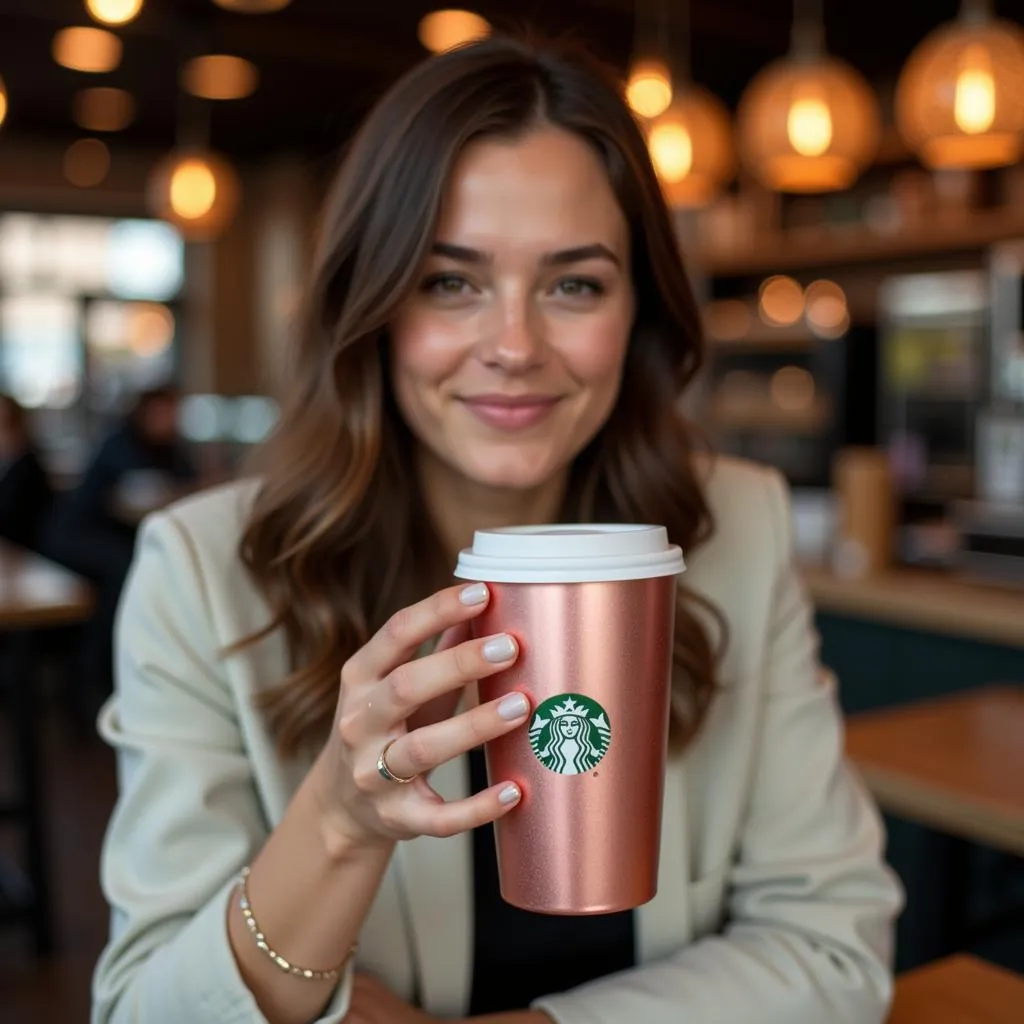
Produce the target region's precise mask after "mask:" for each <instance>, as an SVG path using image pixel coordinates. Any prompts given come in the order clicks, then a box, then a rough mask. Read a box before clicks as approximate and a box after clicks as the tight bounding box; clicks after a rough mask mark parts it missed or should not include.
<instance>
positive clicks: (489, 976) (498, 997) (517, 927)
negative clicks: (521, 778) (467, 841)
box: [469, 750, 635, 1016]
mask: <svg viewBox="0 0 1024 1024" xmlns="http://www.w3.org/2000/svg"><path fill="white" fill-rule="evenodd" d="M469 765H470V780H471V784H472V790H473V792H474V793H479V792H480V790H482V789H485V788H486V787H487V771H486V767H485V763H484V755H483V751H482V750H474V751H472V752H471V753H470V755H469ZM513 813H515V812H513ZM473 888H474V896H475V899H474V912H473V988H472V998H471V1001H470V1008H469V1012H470V1015H471V1016H475V1015H476V1014H483V1013H502V1012H505V1011H509V1010H523V1009H526V1008H527V1007H528V1006H529V1004H530V1003H531V1002H532V1001H533V1000H534V999H537V998H539V997H540V996H545V995H550V994H552V993H555V992H564V991H565V990H566V989H570V988H574V987H575V986H577V985H582V984H583V983H584V982H587V981H593V980H594V979H595V978H601V977H604V976H605V975H606V974H613V973H614V972H616V971H622V970H626V969H627V968H629V967H632V966H633V965H634V962H635V954H634V945H633V944H634V925H633V912H632V911H631V910H627V911H622V912H619V913H615V914H595V915H587V916H586V917H563V916H553V915H548V914H535V913H533V912H531V911H527V910H520V909H519V908H518V907H513V906H512V905H511V904H509V903H506V902H505V901H504V900H503V899H502V898H501V893H500V890H499V888H498V862H497V857H496V853H495V847H494V829H493V827H492V826H491V825H486V826H485V827H483V828H478V829H476V831H475V832H474V833H473Z"/></svg>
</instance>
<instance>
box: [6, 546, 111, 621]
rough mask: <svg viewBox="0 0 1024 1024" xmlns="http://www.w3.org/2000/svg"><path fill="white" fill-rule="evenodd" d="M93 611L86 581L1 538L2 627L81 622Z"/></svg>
mask: <svg viewBox="0 0 1024 1024" xmlns="http://www.w3.org/2000/svg"><path fill="white" fill-rule="evenodd" d="M91 610H92V594H91V592H90V590H89V587H88V585H87V584H86V583H85V581H84V580H81V579H79V578H78V577H77V576H75V575H74V574H73V573H70V572H68V571H67V570H66V569H62V568H61V567H60V566H59V565H55V564H54V563H53V562H49V561H47V560H46V559H45V558H41V557H40V556H39V555H35V554H32V552H30V551H25V550H24V549H22V548H18V547H15V546H14V545H12V544H8V543H6V542H5V541H2V540H0V630H3V631H5V632H6V631H9V630H14V629H36V628H39V627H41V626H57V625H63V624H66V623H70V622H81V620H82V619H84V618H86V616H88V615H89V613H90V611H91Z"/></svg>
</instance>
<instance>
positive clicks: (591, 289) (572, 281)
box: [555, 277, 604, 299]
mask: <svg viewBox="0 0 1024 1024" xmlns="http://www.w3.org/2000/svg"><path fill="white" fill-rule="evenodd" d="M555 291H556V292H558V294H560V295H564V296H566V297H567V298H572V299H577V298H583V299H590V298H594V297H596V296H598V295H603V294H604V286H603V285H602V284H601V282H600V281H595V280H593V279H592V278H589V277H566V278H563V279H562V280H561V281H559V282H558V284H557V285H555Z"/></svg>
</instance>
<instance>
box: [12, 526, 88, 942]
mask: <svg viewBox="0 0 1024 1024" xmlns="http://www.w3.org/2000/svg"><path fill="white" fill-rule="evenodd" d="M91 610H92V595H91V592H90V590H89V587H88V586H87V585H86V583H85V582H84V581H83V580H81V579H79V578H78V577H77V576H75V575H73V574H72V573H70V572H68V571H67V570H65V569H62V568H61V567H60V566H58V565H54V564H53V563H52V562H49V561H47V560H46V559H44V558H40V557H39V556H38V555H34V554H32V553H31V552H28V551H24V550H22V549H21V548H16V547H13V546H12V545H10V544H7V543H5V542H3V541H0V632H2V633H3V634H4V641H5V642H4V653H5V655H6V661H5V666H4V667H5V670H6V680H5V682H6V683H7V684H8V685H7V687H6V689H7V691H8V693H9V696H10V707H11V713H12V717H13V724H14V729H13V730H12V733H13V739H14V744H15V751H14V756H15V769H16V790H15V794H14V799H13V800H12V801H10V802H9V803H6V804H0V821H2V820H5V819H8V820H13V821H14V822H16V823H17V824H19V825H21V826H22V827H23V828H24V830H25V846H26V861H27V875H28V885H27V886H26V885H23V884H18V883H20V878H17V877H16V876H14V873H13V872H10V871H4V875H6V876H9V877H8V885H7V886H6V888H8V889H15V888H17V890H18V892H16V893H11V894H9V896H10V898H11V900H12V905H11V906H10V907H9V908H7V909H6V910H5V911H4V913H3V914H0V921H8V920H10V921H18V922H20V921H24V920H27V921H29V922H30V924H31V926H32V929H33V933H34V937H35V944H36V949H37V950H38V951H39V952H40V953H46V952H48V951H49V950H50V949H51V948H52V944H53V932H52V924H51V916H50V887H49V868H48V862H47V851H46V836H45V832H46V826H45V821H44V815H43V807H44V802H43V787H42V785H41V781H40V766H39V750H38V737H37V730H38V725H39V723H38V722H37V720H36V713H35V709H36V702H35V686H34V685H33V683H34V680H33V678H32V671H33V662H34V658H33V649H32V631H33V630H38V629H44V628H47V627H52V626H57V625H66V624H70V623H74V622H80V621H82V620H83V619H85V618H87V617H88V615H89V614H90V612H91ZM0 863H2V862H0Z"/></svg>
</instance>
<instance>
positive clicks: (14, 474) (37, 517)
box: [0, 448, 53, 549]
mask: <svg viewBox="0 0 1024 1024" xmlns="http://www.w3.org/2000/svg"><path fill="white" fill-rule="evenodd" d="M52 500H53V492H52V490H51V489H50V482H49V480H48V479H47V476H46V471H45V470H44V469H43V467H42V465H41V464H40V462H39V458H38V457H37V456H36V453H35V452H34V451H32V449H31V448H29V449H26V450H25V451H24V452H22V453H21V455H19V456H18V457H17V458H15V459H13V460H12V461H11V462H9V463H7V464H5V465H2V466H0V537H4V538H6V539H7V540H11V541H14V543H16V544H20V545H22V547H26V548H33V549H38V548H39V546H40V541H41V539H42V529H43V526H44V524H45V522H46V517H47V515H48V513H49V509H50V503H51V501H52Z"/></svg>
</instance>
